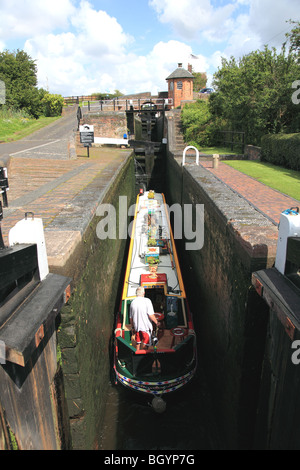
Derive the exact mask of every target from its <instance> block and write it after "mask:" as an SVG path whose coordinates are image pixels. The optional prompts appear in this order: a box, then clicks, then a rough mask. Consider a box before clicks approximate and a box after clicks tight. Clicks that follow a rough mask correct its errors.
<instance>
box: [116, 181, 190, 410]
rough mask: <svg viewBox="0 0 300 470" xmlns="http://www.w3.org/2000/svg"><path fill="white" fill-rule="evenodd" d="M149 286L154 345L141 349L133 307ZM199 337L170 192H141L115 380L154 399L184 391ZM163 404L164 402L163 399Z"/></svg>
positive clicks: (122, 305) (119, 327)
mask: <svg viewBox="0 0 300 470" xmlns="http://www.w3.org/2000/svg"><path fill="white" fill-rule="evenodd" d="M138 286H143V287H144V289H145V297H147V298H149V299H150V300H151V301H152V305H153V309H154V312H155V317H156V319H157V320H158V326H156V325H155V324H154V322H153V333H152V342H151V343H152V344H151V345H150V346H148V348H147V349H138V350H137V347H136V346H137V345H136V338H135V334H134V332H133V330H132V326H131V323H130V304H131V302H132V301H133V299H134V298H135V297H136V289H137V287H138ZM196 367H197V352H196V335H195V330H194V324H193V319H192V314H191V311H190V309H189V304H188V299H187V297H186V292H185V288H184V283H183V279H182V274H181V271H180V266H179V261H178V255H177V251H176V247H175V243H174V237H173V233H172V230H171V224H170V218H169V211H168V206H167V204H166V201H165V197H164V194H162V193H156V192H154V191H146V192H144V193H143V191H142V190H141V191H140V194H138V196H137V200H136V205H135V215H134V219H133V221H132V231H131V237H130V244H129V252H128V259H127V265H126V271H125V278H124V284H123V290H122V296H121V301H120V307H119V311H118V312H117V314H116V322H115V330H114V371H115V378H116V379H115V382H116V383H121V384H122V385H123V386H124V387H126V388H127V389H130V390H133V391H137V392H141V393H142V394H145V395H149V396H150V397H152V399H154V400H155V399H161V400H162V396H164V395H166V394H169V393H171V392H174V391H176V390H179V389H181V388H182V387H184V386H185V385H186V384H188V383H189V382H190V381H191V379H192V378H193V376H194V375H195V372H196ZM162 401H163V400H162Z"/></svg>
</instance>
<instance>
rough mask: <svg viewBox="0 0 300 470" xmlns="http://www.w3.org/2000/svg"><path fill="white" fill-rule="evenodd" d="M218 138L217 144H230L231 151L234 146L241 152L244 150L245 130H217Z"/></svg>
mask: <svg viewBox="0 0 300 470" xmlns="http://www.w3.org/2000/svg"><path fill="white" fill-rule="evenodd" d="M218 134H220V138H219V139H218V143H219V144H223V145H224V146H225V147H229V146H230V150H231V151H233V150H234V147H239V148H240V149H241V153H244V151H245V132H238V131H219V132H218Z"/></svg>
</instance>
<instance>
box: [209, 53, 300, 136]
mask: <svg viewBox="0 0 300 470" xmlns="http://www.w3.org/2000/svg"><path fill="white" fill-rule="evenodd" d="M299 76H300V67H299V65H298V64H297V63H296V61H295V57H294V54H292V53H290V52H289V53H286V50H285V47H283V48H282V50H281V52H280V53H277V52H276V50H275V49H272V50H270V49H269V48H268V47H267V46H265V48H264V49H263V50H262V51H259V50H258V51H254V52H251V53H250V54H248V55H246V56H244V57H242V58H241V59H239V60H236V59H235V58H234V57H232V58H231V59H229V60H227V59H224V58H223V59H222V66H221V68H220V69H219V70H218V71H217V72H216V74H215V75H214V83H213V85H214V88H215V90H216V93H214V94H213V95H211V98H210V100H209V109H210V112H211V114H212V117H213V120H214V124H216V122H218V120H219V121H220V120H222V125H223V126H224V121H225V122H226V126H227V130H234V131H244V132H246V138H247V141H248V142H249V143H252V144H259V143H260V139H261V137H262V135H264V134H268V133H279V132H297V130H298V131H299V130H300V120H299V112H298V108H297V105H295V104H294V103H293V102H292V99H291V97H292V92H293V90H292V83H293V82H294V81H295V80H297V79H298V78H299Z"/></svg>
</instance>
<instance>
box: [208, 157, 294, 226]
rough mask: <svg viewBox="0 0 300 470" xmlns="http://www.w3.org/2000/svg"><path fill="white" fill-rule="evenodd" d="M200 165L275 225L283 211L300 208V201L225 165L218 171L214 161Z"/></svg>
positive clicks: (221, 164)
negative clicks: (214, 166)
mask: <svg viewBox="0 0 300 470" xmlns="http://www.w3.org/2000/svg"><path fill="white" fill-rule="evenodd" d="M199 163H200V165H202V166H203V167H204V168H206V169H207V170H208V171H210V172H211V173H212V174H214V175H215V176H216V177H217V178H218V179H219V180H220V181H222V182H223V183H225V184H226V185H227V186H229V187H230V188H231V189H232V190H233V191H235V192H236V193H238V194H239V195H240V196H242V197H243V198H244V199H246V200H247V201H248V202H249V203H250V204H251V205H252V206H253V207H255V209H256V210H258V211H259V212H261V213H262V214H263V215H265V216H266V217H267V218H268V219H269V220H271V222H273V223H274V224H275V225H277V224H278V223H279V219H280V214H281V212H282V211H284V210H285V209H290V208H291V207H295V206H297V207H299V206H300V201H298V200H296V199H293V198H290V197H289V196H286V195H285V194H282V193H280V192H279V191H276V190H274V189H271V188H269V187H268V186H266V185H264V184H263V183H260V182H259V181H256V180H255V179H253V178H251V177H249V176H247V175H244V174H243V173H241V172H240V171H237V170H235V169H234V168H231V167H230V166H228V165H226V164H225V163H222V162H219V165H218V168H217V169H214V168H213V163H212V161H203V160H201V161H200V162H199ZM299 198H300V188H299Z"/></svg>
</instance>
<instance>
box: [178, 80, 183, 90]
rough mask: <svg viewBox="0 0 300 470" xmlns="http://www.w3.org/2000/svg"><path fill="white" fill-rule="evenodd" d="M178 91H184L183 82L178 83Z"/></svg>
mask: <svg viewBox="0 0 300 470" xmlns="http://www.w3.org/2000/svg"><path fill="white" fill-rule="evenodd" d="M177 90H182V82H177Z"/></svg>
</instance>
